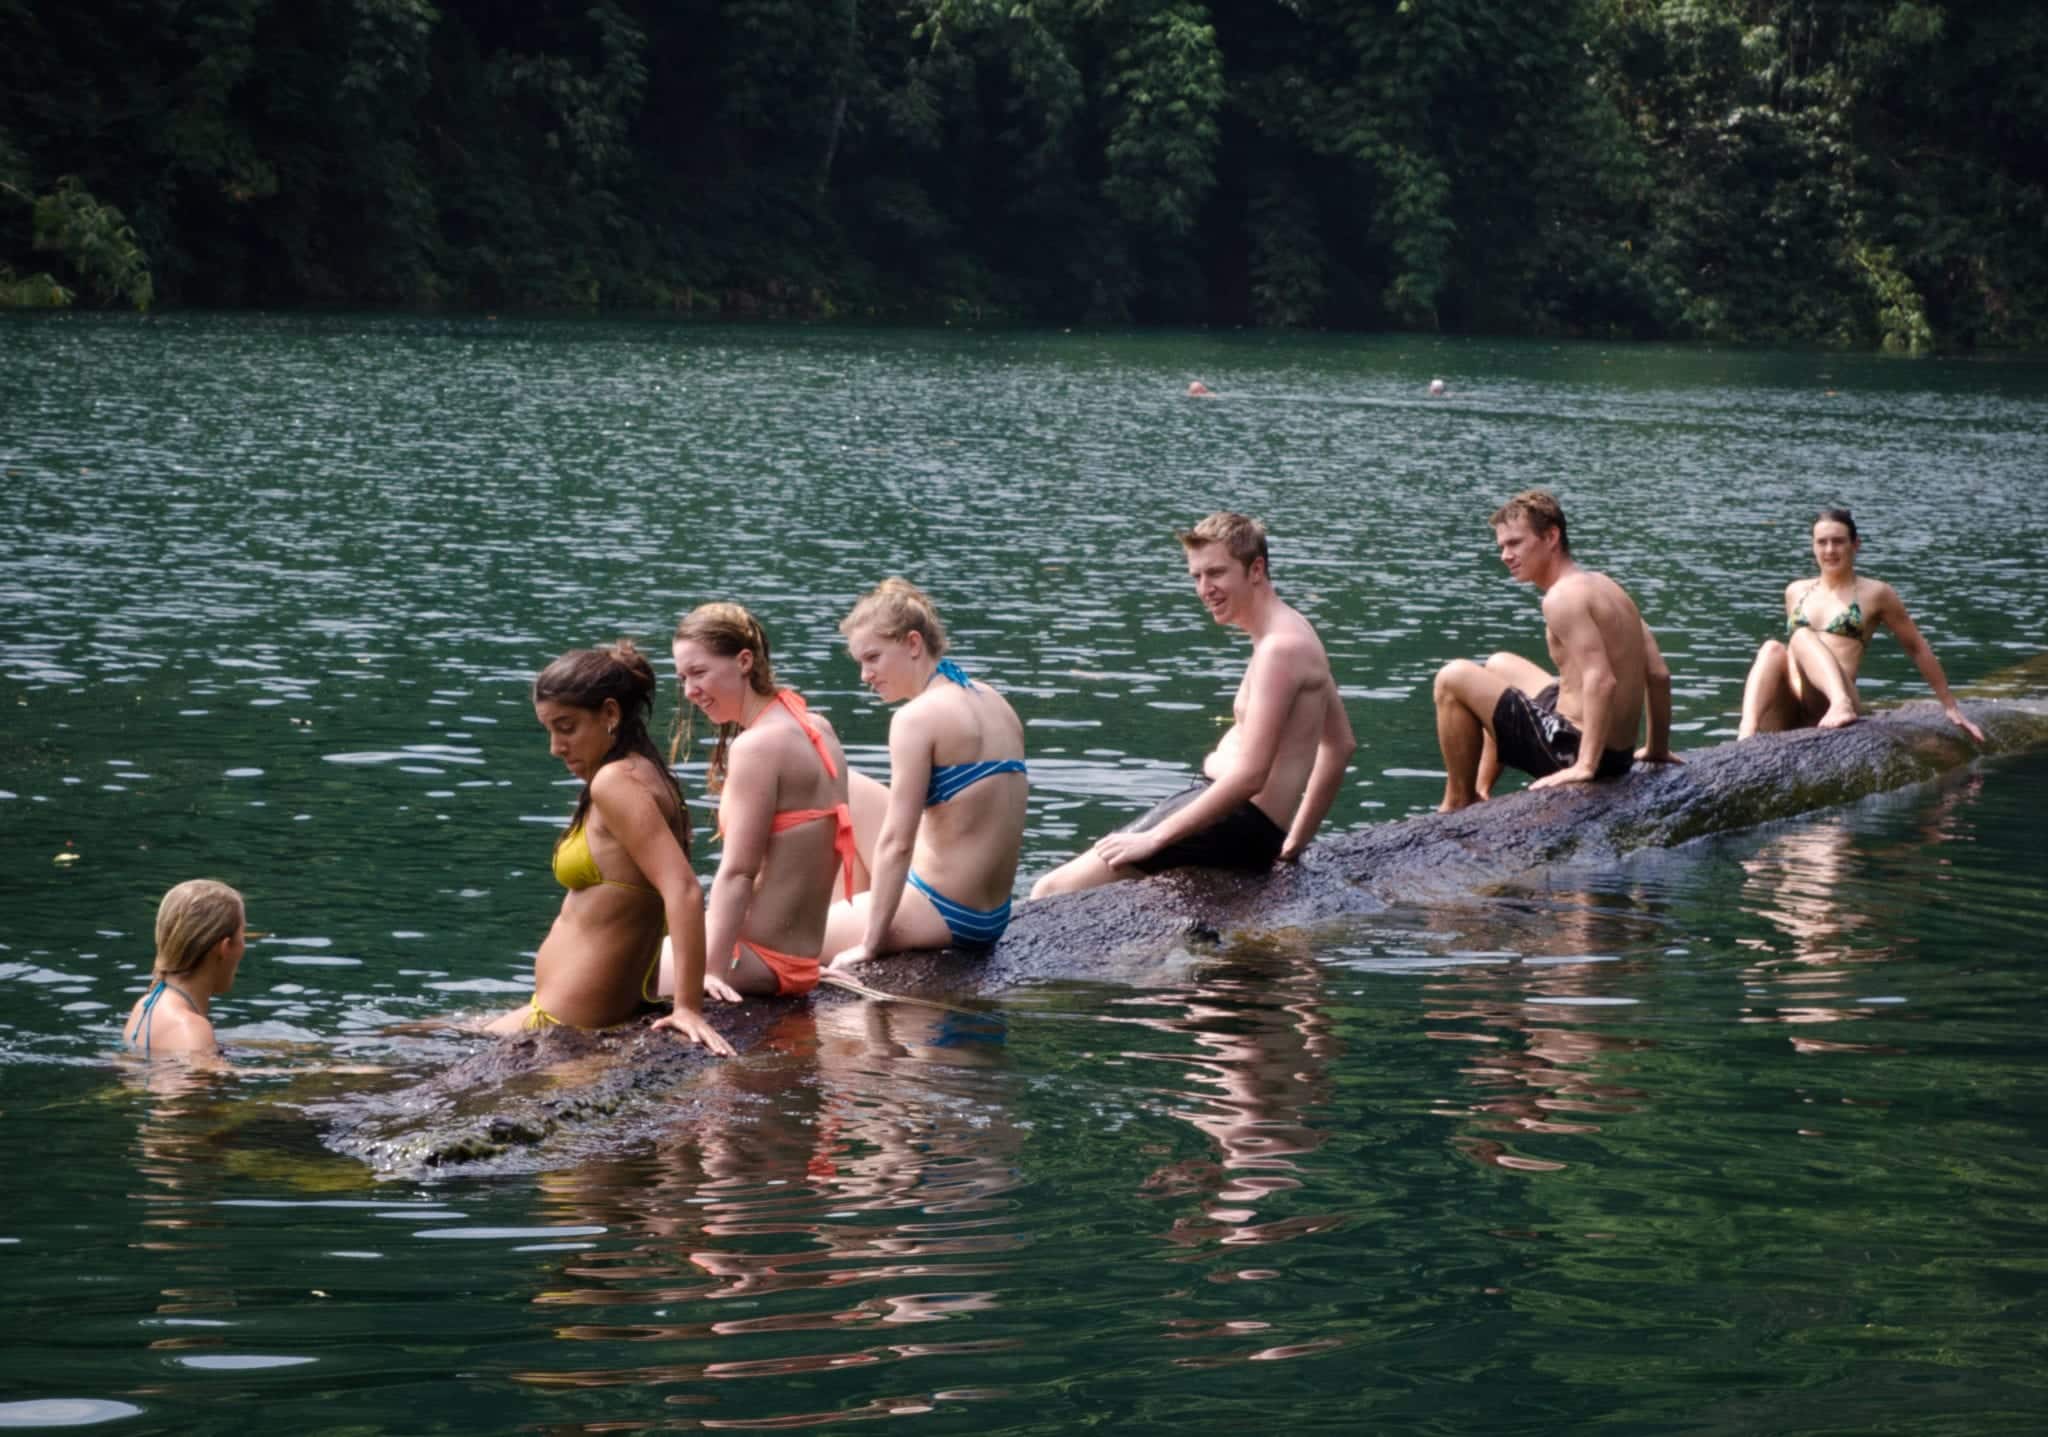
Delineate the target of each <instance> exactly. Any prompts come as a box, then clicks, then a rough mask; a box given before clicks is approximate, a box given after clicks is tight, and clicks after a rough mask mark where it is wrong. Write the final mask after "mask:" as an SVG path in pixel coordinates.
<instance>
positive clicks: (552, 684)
mask: <svg viewBox="0 0 2048 1437" xmlns="http://www.w3.org/2000/svg"><path fill="white" fill-rule="evenodd" d="M655 685H656V681H655V677H654V666H653V665H652V664H650V663H648V662H647V656H646V655H645V654H643V653H641V652H640V650H639V649H637V648H635V647H634V645H633V641H632V640H631V639H620V640H619V641H618V642H617V643H616V644H612V645H609V646H608V647H604V648H596V649H571V650H569V652H568V653H566V654H563V655H562V656H561V657H560V658H558V659H556V660H555V661H554V662H553V663H551V664H549V665H548V666H547V667H546V668H544V669H542V670H541V671H540V673H539V674H538V675H537V676H536V677H535V678H534V681H533V713H534V717H535V718H537V719H539V720H540V723H541V727H542V728H544V729H546V730H547V731H548V752H549V753H551V754H553V755H554V756H555V757H556V758H558V759H560V760H561V761H562V763H563V764H564V765H565V766H566V767H567V768H568V770H569V772H571V773H573V774H575V775H576V777H578V778H580V779H582V780H583V781H584V782H585V783H588V782H590V780H591V779H592V778H593V777H595V776H596V774H597V771H598V770H599V769H601V768H603V767H604V766H605V765H606V764H608V763H610V762H611V761H612V760H613V759H616V758H624V757H625V756H626V755H627V754H629V753H633V752H635V751H650V750H653V740H652V739H650V738H649V737H648V734H647V721H648V718H649V716H650V715H651V714H652V713H653V711H654V690H655Z"/></svg>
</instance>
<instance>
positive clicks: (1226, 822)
mask: <svg viewBox="0 0 2048 1437" xmlns="http://www.w3.org/2000/svg"><path fill="white" fill-rule="evenodd" d="M1208 790H1209V780H1207V779H1206V778H1205V779H1203V780H1202V781H1201V782H1200V783H1198V784H1195V785H1193V786H1192V787H1189V788H1184V789H1182V790H1181V791H1180V792H1179V793H1176V794H1175V795H1174V796H1173V797H1172V798H1169V799H1167V800H1165V801H1164V802H1163V803H1160V804H1158V805H1157V806H1155V807H1154V808H1152V809H1151V810H1150V811H1149V812H1147V813H1146V814H1144V815H1143V816H1142V817H1140V818H1138V819H1137V820H1135V821H1134V822H1131V823H1127V824H1125V825H1124V826H1123V827H1122V828H1120V829H1118V830H1117V832H1118V833H1143V832H1145V831H1146V830H1147V829H1150V828H1157V827H1158V826H1159V825H1160V824H1161V823H1162V822H1164V821H1165V820H1166V819H1167V818H1169V817H1171V816H1172V815H1174V814H1176V813H1179V812H1180V811H1181V810H1182V809H1183V808H1186V807H1187V806H1188V805H1189V804H1191V803H1193V802H1194V801H1195V800H1196V799H1198V798H1200V797H1201V796H1202V795H1203V794H1204V793H1206V792H1208ZM1286 842H1287V834H1286V832H1285V831H1284V830H1283V829H1282V828H1281V827H1280V825H1278V824H1277V823H1275V822H1273V820H1272V819H1270V818H1268V817H1266V815H1265V812H1264V810H1262V809H1261V808H1260V807H1259V806H1258V805H1257V804H1255V803H1253V802H1252V801H1251V800H1250V799H1246V800H1245V801H1244V802H1243V803H1240V804H1239V805H1238V806H1237V807H1236V808H1233V809H1231V810H1230V812H1228V813H1226V814H1224V815H1223V817H1221V818H1219V819H1217V820H1216V822H1214V823H1212V824H1210V825H1209V826H1208V827H1207V828H1205V829H1203V830H1201V831H1200V832H1199V833H1192V834H1189V835H1188V836H1187V837H1186V838H1183V839H1181V840H1180V842H1178V843H1169V844H1168V845H1166V847H1164V848H1162V849H1160V850H1159V852H1157V853H1155V854H1153V855H1152V857H1150V858H1148V859H1146V860H1145V861H1144V862H1143V863H1134V864H1132V865H1131V866H1132V867H1133V868H1135V869H1137V870H1138V871H1139V872H1141V873H1164V872H1165V871H1166V870H1167V869H1169V868H1234V869H1237V870H1238V871H1240V872H1243V873H1264V872H1265V871H1266V870H1267V869H1269V868H1271V867H1272V866H1273V863H1274V861H1275V860H1276V859H1278V858H1279V857H1280V848H1281V845H1282V844H1284V843H1286Z"/></svg>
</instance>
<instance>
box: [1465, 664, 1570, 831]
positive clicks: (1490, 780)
mask: <svg viewBox="0 0 2048 1437" xmlns="http://www.w3.org/2000/svg"><path fill="white" fill-rule="evenodd" d="M1486 671H1487V672H1488V673H1491V674H1499V675H1500V676H1501V677H1502V678H1504V679H1506V680H1507V681H1508V682H1509V683H1511V684H1513V685H1514V686H1515V687H1516V688H1518V689H1520V690H1521V691H1522V692H1523V693H1525V694H1527V695H1528V696H1529V697H1530V698H1532V699H1533V698H1535V697H1536V695H1538V694H1540V693H1542V692H1543V691H1544V690H1545V689H1547V688H1549V687H1550V686H1551V685H1552V684H1553V683H1555V682H1557V675H1555V674H1553V673H1551V672H1550V670H1548V669H1546V668H1544V667H1543V666H1542V665H1540V664H1532V663H1530V662H1529V660H1527V659H1525V658H1523V657H1522V656H1521V655H1520V654H1511V653H1508V652H1506V651H1505V650H1503V651H1502V652H1500V653H1497V654H1494V655H1492V656H1490V657H1489V658H1488V659H1487V661H1486ZM1489 712H1491V711H1490V710H1489ZM1500 767H1501V765H1500V745H1499V744H1498V743H1496V742H1494V738H1493V728H1492V726H1491V725H1488V726H1487V729H1486V744H1485V746H1484V747H1483V748H1481V749H1480V751H1479V777H1478V781H1477V783H1475V784H1474V787H1475V788H1476V789H1477V790H1478V793H1479V796H1480V797H1481V798H1492V797H1493V786H1494V784H1495V783H1496V782H1498V781H1499V779H1500Z"/></svg>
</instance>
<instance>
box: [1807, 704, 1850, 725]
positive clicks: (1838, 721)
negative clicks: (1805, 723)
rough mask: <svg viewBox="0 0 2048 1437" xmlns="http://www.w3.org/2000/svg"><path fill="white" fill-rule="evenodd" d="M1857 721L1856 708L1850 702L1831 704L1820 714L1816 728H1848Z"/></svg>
mask: <svg viewBox="0 0 2048 1437" xmlns="http://www.w3.org/2000/svg"><path fill="white" fill-rule="evenodd" d="M1854 722H1856V710H1855V708H1854V707H1853V706H1851V705H1849V704H1829V705H1828V711H1827V712H1826V713H1824V714H1822V715H1821V716H1820V722H1819V723H1818V724H1816V725H1814V727H1816V728H1847V727H1848V726H1849V725H1850V724H1852V723H1854Z"/></svg>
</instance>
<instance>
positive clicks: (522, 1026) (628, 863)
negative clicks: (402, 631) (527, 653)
mask: <svg viewBox="0 0 2048 1437" xmlns="http://www.w3.org/2000/svg"><path fill="white" fill-rule="evenodd" d="M655 682H656V681H655V677H654V669H653V668H652V666H650V665H649V664H648V662H647V660H646V658H645V657H643V656H642V655H641V654H640V652H639V651H638V650H637V649H635V648H634V647H633V645H632V642H631V641H630V640H627V639H621V640H619V642H618V643H617V644H615V645H613V646H612V647H610V648H604V649H575V650H572V651H571V652H569V653H566V654H564V655H562V656H561V657H560V658H559V659H556V660H555V661H554V662H553V663H551V664H549V665H548V666H547V667H546V668H544V669H542V670H541V671H540V677H538V678H536V679H535V680H534V681H533V712H534V716H535V717H536V718H538V719H539V720H540V722H541V727H543V728H545V729H546V730H547V731H548V752H550V753H552V754H553V755H554V756H555V757H556V758H559V759H560V760H561V761H562V762H563V764H564V765H566V766H567V768H568V770H569V772H570V773H572V774H574V775H576V777H578V778H580V779H582V780H583V792H582V793H581V794H579V795H578V796H577V799H576V813H575V815H574V817H572V818H571V819H570V820H569V827H568V829H567V831H566V832H564V833H563V834H562V837H561V839H560V840H559V841H558V842H557V843H556V844H555V863H554V868H555V878H556V879H557V880H558V881H559V882H560V883H561V885H562V887H564V888H566V889H568V890H569V891H568V892H567V893H566V894H565V895H564V896H563V898H562V911H561V912H560V913H559V914H558V915H557V916H556V918H555V923H554V927H552V928H550V929H549V930H548V936H547V938H546V940H545V941H544V942H542V944H541V945H540V952H539V953H538V954H536V955H535V957H534V960H533V999H532V1001H531V1002H529V1003H528V1004H527V1005H526V1006H525V1007H524V1008H515V1009H513V1010H512V1011H511V1012H510V1013H507V1014H505V1015H504V1016H503V1017H500V1018H499V1019H497V1020H496V1021H495V1022H493V1023H492V1024H491V1025H490V1027H489V1029H488V1031H490V1032H493V1033H501V1034H502V1033H516V1032H521V1031H537V1030H540V1029H543V1028H551V1027H572V1028H604V1027H609V1026H611V1025H612V1024H615V1023H623V1022H625V1021H626V1020H627V1019H629V1018H631V1017H632V1016H633V1015H634V1014H635V1013H637V1012H638V1011H640V1008H641V1006H642V1005H643V1003H651V1002H653V1001H655V992H654V985H653V979H654V976H655V965H656V964H657V962H658V961H659V959H660V957H661V954H662V951H663V943H662V929H663V927H664V926H666V928H667V929H668V931H669V932H670V933H672V934H675V935H676V936H677V939H678V941H679V943H680V945H681V951H682V954H683V964H682V967H683V983H682V989H683V991H682V994H681V995H680V996H679V997H678V998H677V1000H676V1003H675V1011H674V1012H673V1013H671V1014H669V1015H668V1016H667V1017H664V1018H663V1019H662V1020H661V1022H660V1024H659V1025H658V1026H662V1027H666V1028H670V1029H672V1030H674V1031H675V1032H677V1033H679V1034H681V1035H682V1036H683V1037H685V1038H687V1039H689V1040H690V1041H692V1042H695V1043H702V1044H703V1045H704V1046H705V1047H707V1048H709V1049H710V1050H711V1051H712V1052H714V1053H725V1054H729V1053H731V1052H732V1045H731V1044H729V1043H727V1042H726V1041H725V1039H724V1038H722V1037H720V1036H719V1034H718V1031H717V1029H715V1028H713V1027H712V1026H711V1024H710V1023H709V1022H708V1021H706V1019H705V1017H704V1012H703V1009H704V895H703V890H702V889H701V888H700V887H699V886H698V883H697V875H696V874H695V873H693V872H691V871H690V859H689V847H690V815H689V810H688V809H687V808H686V807H685V806H684V804H683V791H682V788H681V786H680V785H678V784H677V782H676V778H675V775H674V774H673V773H671V772H670V771H669V767H668V765H667V764H666V763H664V762H662V758H661V750H660V749H658V748H656V747H655V746H654V740H653V739H652V738H651V737H649V735H648V732H647V717H648V714H649V712H650V711H651V710H652V709H653V707H654V689H655Z"/></svg>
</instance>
